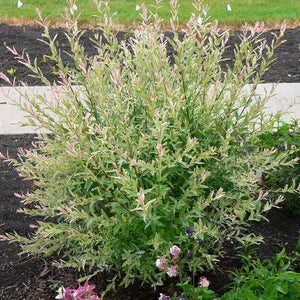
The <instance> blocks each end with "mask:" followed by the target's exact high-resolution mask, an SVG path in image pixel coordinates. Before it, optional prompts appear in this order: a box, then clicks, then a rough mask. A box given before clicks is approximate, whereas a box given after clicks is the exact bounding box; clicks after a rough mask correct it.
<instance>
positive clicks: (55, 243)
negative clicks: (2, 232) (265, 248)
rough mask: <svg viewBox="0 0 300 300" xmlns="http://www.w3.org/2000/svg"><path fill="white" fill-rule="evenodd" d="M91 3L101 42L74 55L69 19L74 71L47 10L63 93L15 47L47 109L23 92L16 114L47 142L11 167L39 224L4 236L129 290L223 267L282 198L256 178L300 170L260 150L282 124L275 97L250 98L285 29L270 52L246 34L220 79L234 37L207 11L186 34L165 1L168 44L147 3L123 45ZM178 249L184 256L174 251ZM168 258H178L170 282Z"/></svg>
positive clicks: (256, 36)
mask: <svg viewBox="0 0 300 300" xmlns="http://www.w3.org/2000/svg"><path fill="white" fill-rule="evenodd" d="M73 4H74V3H73V2H71V3H70V7H72V5H73ZM96 4H97V8H98V10H99V12H100V21H101V22H102V23H101V24H102V25H101V29H102V30H103V35H99V36H96V37H95V47H96V48H97V51H98V52H97V54H96V55H95V56H93V57H87V56H86V55H85V53H84V48H83V47H82V46H81V45H80V36H81V34H82V31H80V30H79V29H78V27H77V17H76V16H75V12H74V11H71V13H69V11H68V10H66V27H67V33H66V34H67V37H68V39H69V42H70V47H71V52H70V56H71V57H72V58H73V60H74V67H73V68H72V67H71V66H68V65H64V63H63V61H62V60H61V58H60V55H59V53H58V51H57V49H56V46H55V37H54V38H53V37H51V35H50V33H49V26H50V25H49V24H48V23H47V21H46V20H45V19H43V17H42V15H41V13H40V12H39V16H40V24H41V25H42V26H43V27H44V29H45V33H44V36H46V37H47V38H48V42H47V43H48V44H49V47H50V50H51V51H52V55H51V56H49V57H48V59H51V60H52V61H53V62H54V63H55V65H56V72H57V73H58V74H59V76H60V82H59V84H56V83H53V84H51V83H50V82H49V81H48V80H47V79H46V78H45V77H44V76H43V75H42V74H41V72H40V69H39V68H38V66H37V64H36V63H34V62H31V61H30V59H29V58H26V57H25V56H23V55H20V54H18V53H17V52H16V51H15V50H14V49H11V51H12V52H14V53H15V54H16V55H17V57H18V58H19V60H20V61H21V62H22V63H24V64H26V65H27V66H28V67H29V68H30V69H31V70H32V71H33V72H35V76H38V77H39V78H40V79H41V80H42V81H43V82H44V83H45V84H47V85H49V86H50V87H51V91H52V95H53V99H49V98H47V97H46V96H44V95H40V94H37V95H36V96H35V97H32V96H28V95H26V94H25V95H23V96H24V97H25V99H26V101H23V102H20V103H18V105H19V106H20V107H21V108H22V109H24V110H25V111H27V112H28V113H29V115H28V119H27V120H28V122H27V124H30V125H33V126H36V128H37V129H44V130H47V131H48V132H49V133H50V135H47V134H44V135H40V140H39V141H37V142H36V144H35V148H33V149H31V150H23V149H20V155H19V160H18V161H13V163H14V164H15V166H16V167H17V169H18V171H19V174H20V175H21V176H23V177H25V178H26V179H27V180H34V182H35V185H36V186H37V189H36V190H34V191H32V192H28V193H27V194H24V195H19V197H21V198H22V201H23V202H24V203H25V204H31V205H30V206H27V207H26V208H25V209H24V213H26V214H28V215H33V216H39V217H43V218H44V219H43V220H42V221H38V224H37V230H36V232H35V233H34V234H33V235H32V236H31V237H23V236H19V235H16V234H7V236H6V238H8V239H10V240H11V241H16V242H20V243H21V244H22V245H23V253H29V254H36V253H38V254H42V255H45V256H49V255H51V254H56V255H59V256H60V257H61V260H60V266H61V267H74V268H78V269H80V270H85V271H86V272H88V273H89V274H91V276H92V274H94V273H96V272H101V271H104V270H111V269H113V270H117V271H118V272H119V276H121V277H122V284H125V285H126V286H127V285H128V284H130V283H132V282H133V281H134V280H135V279H141V281H142V282H143V283H144V282H151V283H153V285H156V284H162V283H163V280H164V278H166V277H167V276H168V275H169V276H174V277H175V276H177V273H179V274H181V275H180V276H186V275H182V274H187V273H190V272H192V273H193V274H196V273H199V272H205V271H207V270H209V269H212V268H213V267H214V265H215V264H216V263H217V262H218V260H219V259H221V258H222V253H223V248H222V245H223V242H224V241H225V240H229V239H234V238H236V237H239V238H243V229H244V228H245V227H246V225H247V222H248V221H249V220H258V221H259V220H261V219H262V218H263V213H264V212H265V211H267V210H269V209H270V208H271V207H273V206H274V205H276V204H277V203H279V202H280V201H282V200H283V198H282V196H280V197H279V198H276V199H275V198H272V199H271V200H270V199H269V198H268V192H269V191H268V190H265V189H264V188H263V187H262V186H261V184H260V183H261V176H262V174H263V173H269V172H271V171H272V170H274V169H278V168H280V167H281V166H283V165H293V163H294V162H293V161H289V160H288V157H289V156H288V154H287V152H282V153H279V154H278V155H276V156H274V152H275V151H276V150H274V149H261V148H260V147H259V146H258V139H259V137H260V136H262V134H263V133H264V132H265V131H266V130H269V129H270V126H271V125H270V124H271V123H270V121H272V120H276V119H277V118H279V117H280V113H278V114H277V115H275V116H268V115H266V114H265V113H264V105H265V103H266V101H267V100H268V98H269V96H270V95H266V96H259V95H256V94H255V89H256V86H257V84H258V83H260V82H261V79H260V78H261V76H262V75H263V74H264V72H265V71H266V70H267V69H268V67H269V65H270V63H271V61H272V55H273V52H274V50H275V49H276V47H278V46H279V45H280V42H279V39H280V37H281V36H282V35H283V32H284V25H283V26H282V28H281V31H280V33H279V34H278V35H276V34H274V39H273V41H272V43H271V44H270V45H267V43H266V41H265V40H263V39H262V38H261V34H262V33H263V30H264V28H263V24H256V25H255V26H254V27H253V28H248V27H247V26H245V27H244V28H243V31H242V33H241V44H240V45H236V48H235V61H234V63H233V65H232V66H231V67H230V66H228V68H227V70H226V71H224V69H222V68H221V62H223V63H224V59H223V54H224V51H225V48H226V42H227V40H228V38H229V32H227V31H226V32H221V31H220V29H219V28H218V26H217V23H216V22H214V23H211V22H209V18H208V17H207V10H206V9H205V8H203V7H202V5H201V1H195V3H194V7H195V14H194V15H192V16H191V19H190V20H189V22H188V23H187V26H186V28H184V29H182V32H181V34H179V28H178V26H177V25H178V24H177V17H178V7H177V1H175V0H172V1H171V9H172V19H171V23H170V24H171V27H172V29H173V37H172V39H168V38H167V37H166V36H165V35H164V34H163V33H161V30H160V18H159V16H158V14H156V13H155V14H149V13H148V12H147V8H146V6H145V5H142V13H141V16H142V24H141V26H140V27H139V28H138V29H136V30H134V33H133V36H131V37H130V38H128V40H127V41H126V42H125V41H123V42H121V43H119V42H118V41H117V39H116V32H115V31H114V30H113V23H112V16H111V15H110V10H109V9H108V5H106V4H105V3H103V2H99V3H98V2H97V3H96ZM159 4H160V1H157V6H159ZM169 44H170V45H171V46H172V47H173V49H174V55H173V57H170V56H168V55H167V46H168V45H169ZM171 62H172V63H171ZM1 77H2V78H4V79H7V80H8V78H6V76H5V74H2V75H1ZM248 83H252V86H251V88H250V90H249V89H248V90H246V89H244V87H245V86H246V84H248ZM23 84H24V83H23ZM24 85H25V84H24ZM20 93H22V91H21V90H20ZM272 93H273V91H272ZM289 151H290V152H291V151H293V150H292V149H291V150H289ZM294 189H295V186H294V185H293V184H291V186H290V188H289V189H288V190H289V191H292V190H294ZM40 220H41V219H40ZM187 228H188V229H189V230H187ZM174 245H176V247H177V248H178V249H181V250H180V251H181V253H177V255H176V254H174V253H175V252H176V249H177V248H174V249H173V250H174V251H175V252H173V254H172V253H169V249H170V248H171V247H172V246H174ZM178 249H177V252H178ZM170 255H171V256H170ZM176 256H178V257H180V265H177V264H176V258H174V257H176ZM158 259H161V260H160V261H157V260H158ZM162 259H166V260H167V259H168V260H169V262H170V261H172V259H173V264H172V265H169V266H167V265H166V266H165V267H167V268H172V267H173V268H172V269H170V270H169V272H168V271H167V272H166V270H163V269H162V267H163V264H164V262H166V261H164V260H162ZM155 262H156V263H155ZM157 266H158V267H159V268H160V270H159V269H158V267H157ZM167 273H168V274H167Z"/></svg>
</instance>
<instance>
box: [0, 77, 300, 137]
mask: <svg viewBox="0 0 300 300" xmlns="http://www.w3.org/2000/svg"><path fill="white" fill-rule="evenodd" d="M20 89H22V90H23V91H25V89H27V92H28V93H30V92H34V91H38V93H40V94H45V95H47V96H49V97H51V94H50V92H49V87H28V88H20ZM270 89H271V84H261V85H259V87H258V89H257V93H260V94H265V90H267V91H268V90H270ZM275 93H276V96H274V97H273V98H271V99H270V100H269V102H268V103H267V108H266V111H267V112H271V113H274V112H276V111H278V110H284V111H287V114H286V115H285V117H284V118H283V120H285V121H289V120H291V118H299V119H300V83H280V84H278V85H277V87H276V89H275ZM19 98H20V96H19V94H18V93H17V92H16V91H15V90H14V89H13V88H11V87H1V88H0V134H22V133H36V131H35V129H34V128H33V127H21V126H20V124H19V122H20V121H22V119H24V117H25V113H24V112H21V111H20V110H19V109H18V107H16V106H14V105H11V103H12V101H11V99H19Z"/></svg>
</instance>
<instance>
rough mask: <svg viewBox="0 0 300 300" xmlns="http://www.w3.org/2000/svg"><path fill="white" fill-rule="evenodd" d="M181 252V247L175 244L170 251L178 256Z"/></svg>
mask: <svg viewBox="0 0 300 300" xmlns="http://www.w3.org/2000/svg"><path fill="white" fill-rule="evenodd" d="M180 252H181V250H180V248H179V247H177V246H176V245H174V246H172V247H171V248H170V253H171V254H172V255H175V256H178V255H179V253H180Z"/></svg>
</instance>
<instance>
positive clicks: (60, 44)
mask: <svg viewBox="0 0 300 300" xmlns="http://www.w3.org/2000/svg"><path fill="white" fill-rule="evenodd" d="M272 32H278V30H273V31H267V32H266V33H264V34H263V35H262V37H264V38H267V40H268V42H270V41H271V40H272V38H273V34H272ZM50 33H51V35H52V36H55V35H57V39H56V41H57V43H56V46H57V48H58V51H60V53H61V56H62V59H63V61H64V62H69V63H70V64H71V65H72V63H71V59H70V57H69V55H68V54H67V53H66V52H68V51H69V50H70V49H69V46H68V40H67V37H66V35H65V29H63V28H52V29H51V30H50ZM95 33H99V32H97V31H93V30H89V29H87V30H86V32H85V33H84V34H83V36H82V37H81V44H82V45H83V46H84V47H85V51H86V55H87V56H88V57H89V56H92V55H95V54H96V50H95V45H94V43H93V42H92V41H91V38H94V35H95ZM165 34H166V35H167V36H172V34H171V33H170V32H166V33H165ZM117 37H118V39H119V40H124V39H126V38H127V37H128V34H127V33H125V32H120V33H118V35H117ZM41 39H43V29H42V28H40V27H35V26H26V27H22V26H9V25H5V24H0V50H1V51H0V71H2V72H3V73H5V74H6V75H7V76H8V77H10V79H11V80H13V79H14V78H15V79H16V82H18V81H19V80H22V81H24V82H27V84H28V85H31V86H32V85H41V84H42V83H41V82H40V80H39V79H37V78H34V77H31V76H30V75H32V73H31V71H30V70H29V69H28V68H27V67H26V66H24V65H22V64H20V63H19V62H18V60H16V59H15V57H14V55H13V54H12V53H11V52H9V51H8V50H7V49H6V47H5V46H4V45H6V46H8V47H10V48H13V47H15V49H16V50H17V51H18V52H19V53H20V54H22V51H23V50H25V53H28V55H29V57H30V58H31V60H32V61H33V60H34V59H35V58H36V59H37V63H38V66H39V67H40V69H41V71H42V73H43V74H44V75H45V76H46V77H47V78H48V79H49V80H50V82H53V81H54V80H56V81H57V80H58V78H57V76H55V75H54V74H53V66H54V62H53V61H51V60H50V59H47V60H46V61H44V55H50V54H51V53H50V50H49V47H48V46H47V45H46V44H45V43H43V42H41V41H39V40H41ZM284 40H286V42H285V43H284V44H283V45H282V46H280V47H279V48H278V49H276V51H275V53H274V58H275V61H274V63H273V64H272V66H271V67H270V69H269V70H268V71H267V73H266V74H265V76H264V78H263V80H264V81H265V82H300V50H299V45H300V27H297V28H290V29H287V30H286V32H285V35H284ZM239 42H240V40H239V37H238V32H237V31H236V32H232V34H231V35H230V38H229V42H228V49H227V51H226V54H225V56H226V58H229V59H233V58H234V54H233V49H234V46H235V44H237V43H239ZM167 51H168V53H169V54H170V55H171V54H172V53H173V49H172V47H171V46H170V45H168V47H167ZM10 70H11V71H10ZM13 70H15V71H13ZM11 72H12V73H11ZM9 73H11V74H9ZM1 85H2V86H4V85H7V83H6V82H5V81H3V80H1V79H0V86H1Z"/></svg>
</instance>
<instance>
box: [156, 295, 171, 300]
mask: <svg viewBox="0 0 300 300" xmlns="http://www.w3.org/2000/svg"><path fill="white" fill-rule="evenodd" d="M158 300H171V297H170V296H167V295H164V294H162V293H160V297H159V298H158Z"/></svg>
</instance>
